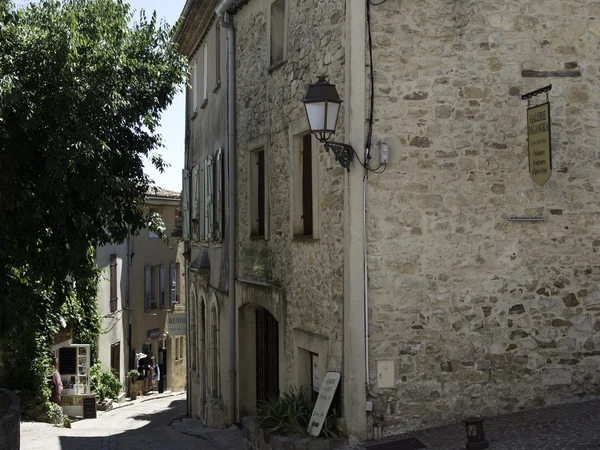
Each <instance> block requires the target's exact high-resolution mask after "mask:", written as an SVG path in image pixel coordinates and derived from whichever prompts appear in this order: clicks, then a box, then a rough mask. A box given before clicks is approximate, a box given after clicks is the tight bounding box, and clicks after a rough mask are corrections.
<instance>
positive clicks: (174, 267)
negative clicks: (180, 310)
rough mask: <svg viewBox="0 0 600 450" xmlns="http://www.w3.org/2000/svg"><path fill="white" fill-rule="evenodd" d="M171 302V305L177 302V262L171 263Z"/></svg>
mask: <svg viewBox="0 0 600 450" xmlns="http://www.w3.org/2000/svg"><path fill="white" fill-rule="evenodd" d="M169 303H170V304H171V306H173V305H176V304H177V303H178V302H177V263H174V262H172V263H169Z"/></svg>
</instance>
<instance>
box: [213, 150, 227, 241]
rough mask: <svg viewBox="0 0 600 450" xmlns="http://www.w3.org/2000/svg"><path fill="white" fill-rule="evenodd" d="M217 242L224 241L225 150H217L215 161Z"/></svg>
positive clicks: (215, 231)
mask: <svg viewBox="0 0 600 450" xmlns="http://www.w3.org/2000/svg"><path fill="white" fill-rule="evenodd" d="M214 166H215V230H214V233H215V235H214V236H215V241H218V242H220V241H221V240H223V235H224V233H225V226H224V225H225V223H224V214H223V200H224V199H223V148H222V147H220V148H219V150H217V155H216V161H215V164H214Z"/></svg>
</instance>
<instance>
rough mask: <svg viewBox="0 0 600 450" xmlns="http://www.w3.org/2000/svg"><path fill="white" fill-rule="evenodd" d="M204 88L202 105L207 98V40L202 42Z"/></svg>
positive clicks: (204, 104)
mask: <svg viewBox="0 0 600 450" xmlns="http://www.w3.org/2000/svg"><path fill="white" fill-rule="evenodd" d="M203 56H204V61H203V62H204V67H203V69H204V89H203V91H202V92H203V95H204V96H203V97H202V98H203V103H202V107H204V106H206V103H207V100H208V42H205V43H204V55H203Z"/></svg>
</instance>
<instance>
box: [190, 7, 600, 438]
mask: <svg viewBox="0 0 600 450" xmlns="http://www.w3.org/2000/svg"><path fill="white" fill-rule="evenodd" d="M189 3H193V4H195V5H204V6H205V7H206V8H207V9H209V8H210V7H214V6H215V5H214V3H210V2H202V1H197V2H188V4H189ZM186 8H187V6H186ZM223 11H226V12H227V13H226V14H224V17H225V19H224V20H225V21H226V22H227V23H229V24H230V25H231V26H232V29H233V30H234V32H235V45H234V47H233V49H232V51H231V52H230V53H229V56H228V60H229V61H231V60H232V61H234V63H235V76H234V77H233V78H231V79H228V82H231V83H234V87H235V89H234V94H235V96H234V98H233V100H234V109H233V110H234V115H233V118H234V120H235V127H234V129H235V145H234V146H233V148H232V149H229V148H228V155H229V154H234V155H235V159H234V161H235V165H234V167H235V175H236V178H235V187H236V190H237V192H235V193H234V194H236V195H235V201H236V207H235V213H236V215H237V220H236V222H235V225H236V253H235V261H234V264H233V265H232V266H231V267H234V268H235V274H234V275H235V278H236V283H235V320H233V321H231V320H228V321H227V322H226V324H235V340H234V342H233V343H232V345H233V346H235V350H236V360H235V364H231V363H230V364H229V366H228V370H229V371H234V372H235V375H236V393H235V401H234V404H235V415H236V417H242V416H244V415H248V414H253V413H254V412H255V411H256V404H257V401H260V400H261V399H265V398H266V397H267V396H268V395H270V394H276V393H278V392H282V391H284V390H287V389H289V388H292V387H300V386H310V387H311V388H315V383H316V384H318V380H319V379H322V377H323V376H324V375H325V373H326V372H327V371H337V372H341V373H342V383H341V384H342V387H341V390H340V393H339V396H340V397H341V399H340V410H341V411H342V415H343V417H344V419H345V421H346V426H347V431H348V432H349V434H350V435H351V436H353V437H356V438H366V437H368V436H369V435H370V434H369V433H370V430H371V429H372V428H373V426H383V428H384V433H385V434H389V433H396V432H402V431H406V430H410V429H414V428H424V427H428V426H433V425H438V424H442V423H448V422H453V421H457V420H460V419H462V418H463V417H464V416H465V415H473V414H483V415H492V414H500V413H504V412H510V411H514V410H518V409H530V408H536V407H541V406H545V405H550V404H555V403H560V402H569V401H576V400H578V399H582V398H589V397H593V396H596V395H597V394H598V388H597V386H598V381H599V380H598V375H597V368H598V365H599V364H600V356H599V355H598V354H597V346H598V345H600V335H598V331H599V330H600V322H598V323H597V321H598V319H597V314H598V312H597V308H598V305H597V299H598V298H599V295H600V293H599V291H598V288H597V286H596V284H597V283H596V281H597V279H598V276H599V269H598V261H599V260H598V256H597V251H596V247H597V246H598V245H600V244H599V242H598V240H597V239H596V237H595V236H596V234H597V231H598V230H597V228H598V226H597V223H596V222H597V220H596V218H597V214H598V206H597V201H596V200H595V197H594V195H595V190H597V189H598V186H597V183H598V182H597V180H598V176H597V175H598V171H600V168H599V167H598V164H597V150H596V148H595V146H596V143H597V142H598V139H599V138H600V133H599V132H598V126H597V123H598V114H597V105H598V104H599V103H598V99H597V98H596V97H597V93H596V92H595V90H594V89H592V86H594V85H595V83H596V82H597V77H598V68H597V66H598V64H597V60H598V57H597V55H596V53H595V52H594V49H595V48H596V47H597V45H598V42H599V38H598V36H599V35H600V32H599V31H598V30H599V27H598V25H597V19H596V17H597V13H598V12H599V11H598V7H597V5H596V4H595V3H589V2H578V3H576V4H569V5H566V4H565V5H558V6H557V8H555V9H552V10H549V9H548V7H547V5H545V6H544V5H541V4H538V3H535V2H525V3H523V2H521V3H518V4H517V3H510V2H509V3H506V2H483V3H482V2H479V3H477V2H450V3H448V2H443V1H439V0H425V1H424V2H416V3H415V2H413V3H398V2H393V1H383V2H373V3H371V2H344V1H342V0H332V1H327V2H317V1H316V0H315V1H312V0H304V1H294V0H250V1H235V0H232V1H228V0H224V1H223V2H220V4H219V5H217V12H219V13H220V15H223V14H222V13H223ZM218 15H219V14H218ZM213 20H214V21H215V22H216V21H217V20H218V18H215V19H213ZM207 29H208V28H207ZM195 59H196V58H193V60H195ZM191 61H192V59H191ZM321 75H325V76H327V78H328V80H329V81H330V82H331V83H333V84H335V85H336V86H337V90H338V92H339V93H340V96H341V97H342V99H343V100H344V106H343V107H342V113H341V114H340V117H339V119H338V123H337V131H336V134H335V135H334V136H333V137H332V140H337V141H340V142H344V143H347V144H350V145H352V147H353V149H354V151H355V152H356V155H355V156H354V158H353V162H352V163H351V165H350V169H349V171H346V170H345V169H344V168H342V167H341V166H340V165H339V164H338V163H337V161H336V160H335V159H334V158H333V155H331V154H328V153H327V152H325V151H324V148H323V145H321V144H320V143H319V142H318V141H316V139H315V138H314V137H312V136H311V134H310V133H309V131H310V130H309V128H308V123H307V121H306V116H305V112H304V108H303V106H302V104H301V102H300V99H301V98H302V97H303V96H304V94H305V92H306V89H307V87H308V85H309V84H310V83H314V82H315V81H316V79H317V77H318V76H321ZM191 84H192V85H193V83H191ZM550 84H552V89H551V90H550V91H549V92H548V100H549V102H550V111H551V120H549V123H550V125H551V127H552V133H551V140H550V142H551V144H552V160H551V161H552V167H551V169H552V172H551V176H550V178H549V181H547V182H546V183H544V184H543V185H538V184H536V183H534V181H533V180H532V178H531V177H530V170H531V171H534V170H535V165H532V168H530V163H529V147H528V140H527V139H528V134H527V133H528V130H529V128H528V123H527V107H528V102H527V101H525V100H523V99H522V98H521V96H522V95H524V94H526V93H528V92H531V91H535V90H537V89H539V88H542V87H545V86H548V85H550ZM545 101H546V94H545V93H544V94H543V95H541V96H536V97H533V98H531V99H530V104H531V106H534V105H537V104H540V103H544V102H545ZM190 111H193V109H190V105H189V104H188V114H189V112H190ZM222 114H225V113H222ZM221 117H223V116H221ZM228 117H229V116H228ZM193 120H197V118H196V119H189V118H188V121H190V122H192V123H193ZM204 130H205V133H208V134H211V131H210V127H209V128H204ZM217 130H218V132H217V134H218V135H223V133H224V130H225V128H224V127H221V128H217ZM204 139H212V138H210V137H204ZM534 144H535V143H534ZM203 145H205V144H203ZM208 146H209V147H210V145H208ZM214 146H215V144H213V147H214ZM382 153H383V154H382ZM367 155H368V156H367ZM369 156H370V158H369ZM534 156H535V155H534ZM384 157H388V159H385V158H384ZM365 162H367V163H368V164H365ZM365 165H367V166H368V167H366V168H365ZM190 167H191V166H190ZM546 169H548V170H549V169H550V167H547V168H546ZM546 169H545V170H546ZM188 170H189V169H188ZM547 173H548V174H550V172H549V171H548V172H547ZM200 196H202V194H200ZM191 217H192V219H193V217H194V216H193V214H192V216H191ZM191 223H192V222H191V220H190V224H191ZM193 260H194V258H193V257H192V258H191V259H190V261H193ZM211 265H212V261H211ZM211 273H212V272H211ZM222 326H226V325H225V324H224V323H223V324H222ZM221 334H223V333H221ZM210 364H211V363H210V362H208V363H206V365H205V367H207V368H208V369H207V370H211V369H210V367H211V366H210ZM222 367H224V366H221V368H222ZM202 370H204V369H202ZM315 370H316V373H315ZM368 410H369V411H368Z"/></svg>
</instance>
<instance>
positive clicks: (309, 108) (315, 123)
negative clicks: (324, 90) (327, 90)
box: [304, 102, 327, 133]
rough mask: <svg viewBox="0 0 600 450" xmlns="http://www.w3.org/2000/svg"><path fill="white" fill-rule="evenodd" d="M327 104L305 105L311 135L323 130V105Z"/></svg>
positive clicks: (314, 103)
mask: <svg viewBox="0 0 600 450" xmlns="http://www.w3.org/2000/svg"><path fill="white" fill-rule="evenodd" d="M326 104H327V102H312V103H305V104H304V106H305V107H306V115H307V116H308V125H309V126H310V130H311V131H312V132H313V133H318V132H319V131H324V130H325V105H326Z"/></svg>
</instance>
